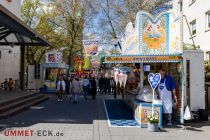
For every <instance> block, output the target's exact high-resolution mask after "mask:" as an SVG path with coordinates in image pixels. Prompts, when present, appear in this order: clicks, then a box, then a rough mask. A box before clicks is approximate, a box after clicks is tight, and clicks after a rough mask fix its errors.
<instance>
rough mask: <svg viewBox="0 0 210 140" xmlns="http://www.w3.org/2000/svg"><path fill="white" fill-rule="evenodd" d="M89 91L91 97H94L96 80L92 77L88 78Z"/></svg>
mask: <svg viewBox="0 0 210 140" xmlns="http://www.w3.org/2000/svg"><path fill="white" fill-rule="evenodd" d="M90 87H91V88H90V93H91V95H92V99H93V100H95V99H96V91H97V86H96V80H95V78H94V77H92V78H91V79H90Z"/></svg>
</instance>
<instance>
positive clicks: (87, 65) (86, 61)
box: [83, 56, 91, 70]
mask: <svg viewBox="0 0 210 140" xmlns="http://www.w3.org/2000/svg"><path fill="white" fill-rule="evenodd" d="M90 68H91V62H90V57H89V56H86V57H85V58H84V66H83V69H85V70H89V69H90Z"/></svg>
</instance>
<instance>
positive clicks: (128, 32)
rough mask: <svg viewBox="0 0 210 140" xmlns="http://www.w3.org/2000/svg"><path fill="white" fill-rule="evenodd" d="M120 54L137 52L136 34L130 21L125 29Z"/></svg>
mask: <svg viewBox="0 0 210 140" xmlns="http://www.w3.org/2000/svg"><path fill="white" fill-rule="evenodd" d="M122 46H123V47H122V54H137V53H138V34H137V30H136V29H134V28H133V24H132V22H129V23H128V25H127V26H126V29H125V39H124V42H123V44H122Z"/></svg>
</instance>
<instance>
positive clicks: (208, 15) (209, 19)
mask: <svg viewBox="0 0 210 140" xmlns="http://www.w3.org/2000/svg"><path fill="white" fill-rule="evenodd" d="M206 29H210V11H208V12H207V13H206Z"/></svg>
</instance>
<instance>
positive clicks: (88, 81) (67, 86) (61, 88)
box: [56, 76, 97, 103]
mask: <svg viewBox="0 0 210 140" xmlns="http://www.w3.org/2000/svg"><path fill="white" fill-rule="evenodd" d="M56 90H57V95H58V101H62V100H63V94H64V93H65V92H66V93H67V94H68V95H69V97H70V98H73V103H77V96H78V94H80V93H83V95H84V98H85V99H86V100H87V95H88V94H91V95H92V99H93V100H95V99H96V92H97V83H96V79H95V77H90V78H87V77H84V78H83V79H79V78H78V77H74V78H70V77H68V78H64V77H63V76H60V77H59V79H58V80H57V81H56Z"/></svg>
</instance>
